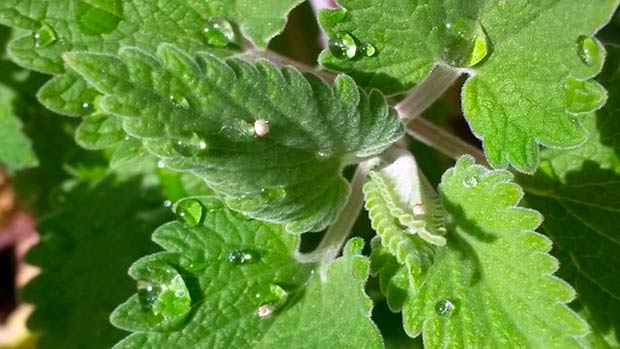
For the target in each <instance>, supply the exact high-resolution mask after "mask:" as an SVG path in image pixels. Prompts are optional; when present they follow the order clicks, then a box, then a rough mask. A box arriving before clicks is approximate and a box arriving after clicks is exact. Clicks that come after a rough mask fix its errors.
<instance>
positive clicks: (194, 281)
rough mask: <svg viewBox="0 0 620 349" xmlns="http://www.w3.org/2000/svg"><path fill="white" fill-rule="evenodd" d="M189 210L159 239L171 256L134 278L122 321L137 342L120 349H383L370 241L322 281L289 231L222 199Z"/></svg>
mask: <svg viewBox="0 0 620 349" xmlns="http://www.w3.org/2000/svg"><path fill="white" fill-rule="evenodd" d="M194 208H199V209H198V210H194ZM181 210H183V212H184V213H185V215H184V216H183V217H181V218H179V219H180V221H179V222H170V223H167V224H165V225H163V226H162V227H160V228H159V229H158V230H157V231H156V232H155V233H154V234H153V240H154V241H156V242H157V243H158V244H159V245H161V246H163V247H164V248H165V249H166V251H165V252H160V253H157V254H154V255H151V256H147V257H145V258H143V259H141V260H139V261H138V262H136V263H135V264H134V265H133V266H132V267H131V269H130V275H131V276H132V277H133V278H135V279H136V280H138V285H139V287H140V289H139V291H138V294H136V295H134V296H132V297H131V298H129V300H128V301H127V302H125V303H124V304H122V305H121V306H119V307H118V308H117V309H116V311H115V312H114V313H113V315H112V322H113V323H114V324H115V325H116V326H118V327H120V328H123V329H127V330H130V331H133V332H136V333H134V334H132V335H130V336H129V337H127V338H126V339H125V340H123V341H122V342H120V343H118V344H117V345H116V346H115V348H119V349H120V348H170V347H183V348H218V347H234V348H246V347H258V348H288V347H291V348H294V347H301V346H303V347H306V348H332V347H345V348H380V347H381V338H380V336H379V333H378V331H377V330H376V328H375V327H374V326H373V324H372V322H371V321H370V320H369V314H370V310H371V305H372V303H371V302H370V300H369V299H368V297H367V296H366V295H365V294H364V292H363V287H364V284H365V281H366V279H367V277H368V261H367V259H366V258H365V257H363V256H360V255H359V253H360V252H361V247H362V245H363V243H362V242H361V241H360V240H353V241H352V242H350V243H349V245H348V246H347V247H346V248H345V253H344V256H343V257H341V258H339V259H337V260H336V261H334V262H333V263H331V264H330V265H329V266H328V268H327V271H326V274H325V279H322V278H321V274H320V273H314V272H313V269H314V268H315V267H316V265H315V264H313V263H301V262H298V261H297V260H296V258H295V254H296V251H297V247H298V245H299V237H297V236H295V235H291V234H288V233H286V232H285V231H284V229H283V227H282V226H280V225H274V224H269V223H264V222H258V221H253V220H248V218H246V217H244V216H242V215H240V214H238V213H234V212H231V211H229V210H228V209H226V208H225V207H224V206H223V205H222V203H221V202H220V201H218V200H217V199H214V198H212V197H199V198H190V199H185V200H184V201H181V202H180V203H178V204H177V205H176V212H177V215H179V214H180V212H181ZM201 210H202V211H201ZM187 214H191V215H192V217H194V218H199V219H198V220H194V219H193V218H192V219H187V217H188V216H187ZM181 221H182V222H181ZM197 222H198V223H197ZM300 324H302V325H300ZM342 333H347V336H346V337H343V336H342V335H341V334H342Z"/></svg>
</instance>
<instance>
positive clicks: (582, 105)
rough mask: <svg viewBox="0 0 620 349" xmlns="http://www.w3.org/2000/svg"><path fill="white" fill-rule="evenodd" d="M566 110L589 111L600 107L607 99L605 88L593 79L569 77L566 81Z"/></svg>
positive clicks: (575, 111)
mask: <svg viewBox="0 0 620 349" xmlns="http://www.w3.org/2000/svg"><path fill="white" fill-rule="evenodd" d="M564 94H565V98H566V106H567V107H566V111H567V112H569V113H573V114H579V113H587V112H591V111H593V110H596V109H598V108H600V107H601V106H602V105H603V104H604V103H605V100H606V93H605V90H604V89H603V87H602V86H601V85H599V84H598V83H597V82H595V81H593V80H586V81H582V80H578V79H575V78H573V77H568V78H567V79H566V82H565V83H564Z"/></svg>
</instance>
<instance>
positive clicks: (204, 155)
mask: <svg viewBox="0 0 620 349" xmlns="http://www.w3.org/2000/svg"><path fill="white" fill-rule="evenodd" d="M119 55H120V57H118V58H117V57H113V56H108V55H100V54H91V53H71V54H67V55H66V57H65V58H66V61H67V64H68V65H69V66H70V67H71V68H72V69H74V70H75V71H76V72H78V73H79V74H80V75H82V76H83V77H84V78H85V79H86V80H87V81H88V82H89V83H90V84H92V85H93V86H94V87H95V88H96V89H97V90H99V91H100V92H101V93H102V94H104V95H105V97H104V98H103V99H102V100H101V102H100V103H99V107H100V108H101V109H102V110H104V111H105V112H107V113H110V114H114V115H117V116H120V117H122V118H123V128H124V129H125V131H126V132H127V133H128V134H130V135H131V136H133V137H137V138H140V139H142V140H143V142H144V145H145V147H146V148H147V149H148V150H149V151H150V152H152V153H153V154H155V155H157V156H158V157H160V158H161V159H162V161H163V163H165V164H166V165H167V166H169V167H171V168H174V169H177V170H189V171H191V172H193V173H194V174H196V175H198V176H200V177H202V178H204V180H205V181H206V182H207V184H208V185H209V187H211V188H212V189H214V190H215V191H216V192H218V193H219V194H221V195H222V196H223V197H224V198H225V200H226V202H227V204H228V205H229V206H230V207H232V208H234V209H235V210H238V211H241V212H244V213H245V214H247V215H249V216H251V217H254V218H258V219H262V220H267V221H271V222H286V223H287V229H288V230H289V231H291V232H297V233H301V232H305V231H316V230H321V229H323V228H325V227H326V226H327V225H329V224H330V223H331V222H333V220H334V219H335V217H336V215H337V214H338V211H339V209H340V208H341V206H342V205H343V203H344V201H345V200H346V197H347V192H348V185H347V182H346V181H345V180H344V179H343V178H342V176H341V174H340V172H341V169H342V167H343V166H344V165H345V164H347V163H348V162H351V161H355V159H356V158H358V157H366V156H372V155H374V154H377V153H379V152H381V151H382V150H383V149H385V148H387V147H388V146H389V145H390V144H391V143H392V142H394V141H395V140H397V139H398V138H399V137H400V136H401V135H402V132H403V130H402V125H401V123H400V121H399V120H398V118H397V117H396V116H395V115H394V112H393V111H392V110H391V109H389V108H388V107H387V105H386V103H385V99H384V97H383V96H382V95H381V94H380V93H378V92H376V91H372V92H371V93H370V94H368V95H367V94H366V93H364V92H363V91H360V90H359V88H358V87H357V85H355V83H354V82H353V80H352V79H350V78H349V77H347V76H340V77H338V78H337V79H336V81H335V82H334V85H333V87H330V86H328V85H327V84H326V83H325V82H323V81H321V80H320V79H319V78H317V77H316V76H313V75H304V74H302V73H300V72H299V71H297V70H296V69H294V68H292V67H285V68H283V69H281V70H280V69H277V68H275V67H274V66H273V65H271V64H270V63H268V62H266V61H260V62H258V63H256V64H249V63H247V62H244V61H241V60H238V59H229V60H227V61H221V60H219V59H217V58H215V57H214V56H211V55H209V54H201V55H200V56H199V63H198V64H197V63H196V62H194V61H193V60H192V59H190V58H189V57H188V56H187V55H186V54H184V53H183V52H182V51H180V50H179V49H177V48H175V47H174V46H171V45H163V46H161V47H160V49H159V50H158V57H157V58H155V57H151V56H149V55H147V54H145V53H143V52H142V51H139V50H136V49H133V48H124V49H122V50H121V51H120V53H119ZM102 66H106V67H108V69H103V70H102V69H101V68H100V67H102Z"/></svg>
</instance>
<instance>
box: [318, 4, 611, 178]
mask: <svg viewBox="0 0 620 349" xmlns="http://www.w3.org/2000/svg"><path fill="white" fill-rule="evenodd" d="M339 3H340V5H341V6H342V7H343V8H344V9H339V10H330V11H325V12H323V13H322V15H321V23H322V26H323V28H325V30H326V31H327V32H328V34H329V35H330V37H332V38H333V39H335V40H336V41H338V38H339V36H338V34H339V33H340V35H342V33H349V34H350V36H351V37H352V38H355V40H356V41H357V45H355V44H354V45H353V46H359V47H363V44H366V43H368V44H372V45H373V46H374V47H375V51H376V53H374V54H373V55H371V56H370V57H368V55H364V54H363V53H362V52H361V51H360V53H359V57H355V59H341V58H337V57H336V56H335V55H334V54H333V53H331V52H330V51H327V50H326V51H324V52H323V53H322V54H321V62H322V64H324V65H325V66H327V67H330V68H334V69H337V70H340V71H345V72H348V73H351V74H352V75H353V76H354V77H355V78H356V79H357V81H358V82H360V83H361V84H362V85H365V86H370V87H378V88H381V89H382V90H383V91H386V92H388V93H394V92H399V91H403V90H405V89H408V88H410V87H412V86H413V85H415V84H417V83H419V82H420V81H422V80H423V79H424V77H426V76H427V75H428V73H429V71H430V70H431V68H432V67H433V65H435V64H448V65H452V66H454V69H459V68H461V69H464V71H466V72H468V73H469V74H470V75H472V77H471V78H470V79H469V80H468V81H467V83H466V85H465V86H464V88H463V108H464V111H465V114H466V116H467V119H468V121H469V124H470V126H471V128H472V130H473V132H474V133H475V134H476V135H477V136H478V137H479V138H480V139H483V140H484V147H485V152H486V155H487V157H488V159H489V162H490V163H491V164H492V165H493V166H494V167H506V166H508V165H512V166H514V167H515V168H516V169H518V170H520V171H524V172H533V171H534V170H535V169H536V166H537V163H538V144H541V145H545V146H551V147H572V146H577V145H579V144H581V143H583V142H584V140H585V138H586V134H585V132H584V131H583V130H582V128H581V127H580V125H579V122H578V119H577V118H576V117H575V114H580V113H583V112H588V111H591V110H594V109H597V108H600V107H601V106H602V105H603V104H604V100H605V92H604V90H603V89H602V88H601V87H600V86H599V85H598V84H596V83H595V82H593V81H590V80H588V78H590V77H592V76H593V75H595V74H596V73H597V72H598V71H599V70H600V68H601V65H602V63H603V60H604V56H605V50H604V48H603V47H602V46H601V45H600V43H598V41H597V40H596V39H592V38H591V37H592V35H594V34H595V32H596V31H597V30H598V29H599V28H601V27H602V26H603V25H604V24H605V23H607V22H608V21H609V19H610V17H611V15H612V14H613V12H614V9H615V8H616V7H617V4H618V1H617V0H594V1H588V2H586V3H584V2H583V1H581V0H567V1H537V2H535V3H530V2H524V1H517V2H515V1H482V0H478V1H449V2H447V3H443V2H441V3H440V2H432V1H423V2H421V3H417V2H416V3H413V2H410V1H406V0H395V1H392V2H390V3H385V2H377V1H371V0H340V1H339ZM567 23H570V25H567ZM340 37H341V36H340ZM349 41H350V40H349ZM335 43H337V42H335ZM340 46H342V45H340ZM340 46H338V45H336V47H335V49H334V50H333V51H335V52H336V55H338V52H340V51H339V50H338V49H337V48H338V47H340ZM345 46H346V45H345ZM349 46H351V45H349ZM359 47H358V51H359Z"/></svg>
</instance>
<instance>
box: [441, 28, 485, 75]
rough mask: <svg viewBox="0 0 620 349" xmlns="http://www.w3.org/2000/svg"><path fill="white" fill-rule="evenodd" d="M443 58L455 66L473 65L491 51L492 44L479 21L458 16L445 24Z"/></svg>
mask: <svg viewBox="0 0 620 349" xmlns="http://www.w3.org/2000/svg"><path fill="white" fill-rule="evenodd" d="M445 31H446V35H445V46H444V50H443V54H442V57H443V60H444V61H445V62H446V63H448V64H449V65H451V66H455V67H473V66H475V65H477V64H479V63H480V62H482V61H483V60H484V59H485V58H486V57H487V56H488V55H489V54H490V53H491V51H492V44H491V41H490V39H489V37H488V36H487V34H486V33H485V31H484V29H483V28H482V25H481V24H480V22H479V21H476V20H472V19H469V18H459V19H458V20H456V21H452V22H449V23H447V24H446V26H445Z"/></svg>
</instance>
